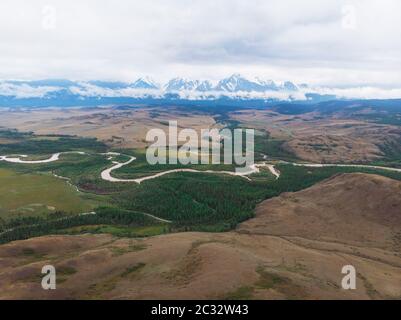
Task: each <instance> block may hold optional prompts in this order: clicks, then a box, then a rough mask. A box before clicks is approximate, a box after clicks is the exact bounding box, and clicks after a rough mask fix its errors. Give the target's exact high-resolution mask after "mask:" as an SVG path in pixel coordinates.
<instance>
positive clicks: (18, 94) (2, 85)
mask: <svg viewBox="0 0 401 320" xmlns="http://www.w3.org/2000/svg"><path fill="white" fill-rule="evenodd" d="M59 90H60V88H58V87H50V86H40V87H33V86H30V85H28V84H12V83H7V82H0V95H2V96H8V97H15V98H44V97H46V95H48V94H49V93H51V92H56V91H59Z"/></svg>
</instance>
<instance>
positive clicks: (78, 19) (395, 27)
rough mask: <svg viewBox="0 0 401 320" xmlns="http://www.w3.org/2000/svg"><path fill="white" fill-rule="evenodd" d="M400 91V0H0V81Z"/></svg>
mask: <svg viewBox="0 0 401 320" xmlns="http://www.w3.org/2000/svg"><path fill="white" fill-rule="evenodd" d="M231 73H241V74H243V75H245V76H248V77H253V76H259V77H261V78H265V79H274V80H278V81H281V80H292V81H295V82H298V83H303V82H305V83H310V84H317V85H330V86H349V85H352V86H358V85H374V86H382V87H398V88H401V1H399V0H384V1H383V0H381V1H379V0H348V1H342V0H337V1H335V0H303V1H299V0H277V1H276V0H242V1H237V0H193V1H191V0H150V1H144V0H140V1H139V0H114V1H111V0H80V1H71V0H46V1H42V0H35V1H32V0H1V1H0V78H2V79H39V78H69V79H75V80H89V79H104V80H122V81H132V80H134V79H135V78H137V77H140V76H145V75H149V76H151V77H153V78H155V79H156V80H159V81H164V80H166V79H167V78H171V77H174V76H185V77H188V78H204V79H211V80H216V79H219V78H222V77H226V76H228V75H230V74H231Z"/></svg>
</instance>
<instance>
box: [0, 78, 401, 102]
mask: <svg viewBox="0 0 401 320" xmlns="http://www.w3.org/2000/svg"><path fill="white" fill-rule="evenodd" d="M71 96H74V97H76V98H79V99H81V100H85V99H89V98H98V99H102V98H135V99H145V98H151V99H176V100H177V99H182V100H216V99H221V98H226V99H242V100H256V99H262V100H276V101H305V100H310V99H312V98H311V97H316V96H329V97H331V98H332V99H397V98H401V89H389V88H387V89H386V88H378V87H368V86H365V87H347V88H334V87H333V88H332V87H317V86H310V85H307V84H296V83H293V82H291V81H283V82H278V81H273V80H270V79H261V78H260V77H255V78H254V79H248V78H246V77H244V76H242V75H240V74H233V75H231V76H230V77H227V78H224V79H221V80H219V81H210V80H191V79H185V78H178V77H176V78H173V79H171V80H169V81H167V82H165V83H159V82H157V81H155V80H153V79H152V78H150V77H143V78H139V79H137V80H135V81H133V82H127V83H126V82H111V81H100V80H95V81H86V82H85V81H70V80H38V81H0V97H7V98H11V99H15V100H18V99H29V98H41V99H57V98H66V97H71Z"/></svg>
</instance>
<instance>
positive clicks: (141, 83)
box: [131, 77, 159, 89]
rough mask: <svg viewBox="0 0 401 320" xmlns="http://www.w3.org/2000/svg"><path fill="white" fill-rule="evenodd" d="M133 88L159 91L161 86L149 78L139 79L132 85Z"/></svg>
mask: <svg viewBox="0 0 401 320" xmlns="http://www.w3.org/2000/svg"><path fill="white" fill-rule="evenodd" d="M131 88H134V89H159V86H158V85H157V84H156V82H155V81H153V79H151V78H149V77H144V78H139V79H138V80H136V81H135V82H134V83H133V84H132V85H131Z"/></svg>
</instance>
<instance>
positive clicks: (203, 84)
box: [130, 74, 298, 92]
mask: <svg viewBox="0 0 401 320" xmlns="http://www.w3.org/2000/svg"><path fill="white" fill-rule="evenodd" d="M130 87H131V88H137V89H159V90H160V89H161V90H163V91H165V92H180V91H198V92H208V91H210V92H264V91H298V86H297V85H295V84H294V83H292V82H289V81H287V82H284V83H282V84H278V83H275V82H274V81H272V80H261V79H259V78H255V80H248V79H247V78H245V77H243V76H241V75H240V74H233V75H232V76H230V77H228V78H225V79H222V80H220V81H219V82H218V83H217V84H216V85H213V84H212V82H211V81H209V80H189V79H185V78H174V79H171V80H170V81H168V82H167V83H166V84H164V85H158V84H157V83H156V82H154V81H153V80H151V79H149V78H141V79H138V80H137V81H136V82H134V83H133V84H132V85H130Z"/></svg>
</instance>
